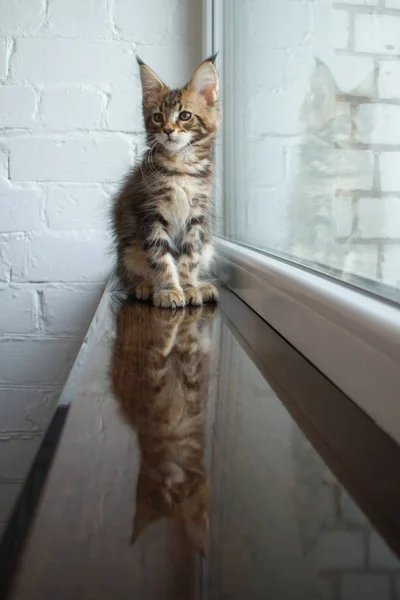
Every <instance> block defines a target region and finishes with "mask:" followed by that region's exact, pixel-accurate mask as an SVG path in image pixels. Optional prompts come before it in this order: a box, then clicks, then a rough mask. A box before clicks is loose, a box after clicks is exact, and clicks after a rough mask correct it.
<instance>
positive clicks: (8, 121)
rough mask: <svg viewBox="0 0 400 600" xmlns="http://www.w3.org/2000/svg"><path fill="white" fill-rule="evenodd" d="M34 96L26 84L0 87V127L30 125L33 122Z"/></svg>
mask: <svg viewBox="0 0 400 600" xmlns="http://www.w3.org/2000/svg"><path fill="white" fill-rule="evenodd" d="M35 108H36V96H35V92H34V91H33V89H32V88H30V87H27V86H14V85H12V86H11V85H3V86H1V87H0V127H21V128H22V127H31V126H32V125H33V123H34V115H35Z"/></svg>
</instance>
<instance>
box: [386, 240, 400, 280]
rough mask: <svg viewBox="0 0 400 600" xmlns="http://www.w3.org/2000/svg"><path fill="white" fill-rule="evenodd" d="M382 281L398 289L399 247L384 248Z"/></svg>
mask: <svg viewBox="0 0 400 600" xmlns="http://www.w3.org/2000/svg"><path fill="white" fill-rule="evenodd" d="M382 279H383V282H384V283H386V284H387V285H393V286H395V287H397V288H399V289H400V245H398V246H386V247H385V251H384V259H383V276H382Z"/></svg>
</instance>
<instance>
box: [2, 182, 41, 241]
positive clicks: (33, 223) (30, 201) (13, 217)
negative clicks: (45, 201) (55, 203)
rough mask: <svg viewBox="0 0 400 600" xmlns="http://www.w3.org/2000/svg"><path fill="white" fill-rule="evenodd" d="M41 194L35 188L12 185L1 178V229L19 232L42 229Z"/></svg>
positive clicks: (3, 231) (4, 231)
mask: <svg viewBox="0 0 400 600" xmlns="http://www.w3.org/2000/svg"><path fill="white" fill-rule="evenodd" d="M41 202H42V198H41V194H40V192H39V191H38V190H36V189H34V188H29V187H28V188H27V187H21V186H18V187H16V186H13V185H10V183H8V182H7V181H5V180H0V206H1V220H0V231H1V232H2V233H6V232H17V231H32V230H37V229H40V228H41V227H42V226H43V222H42V220H41V217H40V209H41Z"/></svg>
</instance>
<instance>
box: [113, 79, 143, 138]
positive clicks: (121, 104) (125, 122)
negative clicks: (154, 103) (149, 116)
mask: <svg viewBox="0 0 400 600" xmlns="http://www.w3.org/2000/svg"><path fill="white" fill-rule="evenodd" d="M107 129H110V130H111V131H129V132H140V131H144V123H143V116H142V94H141V91H140V86H139V85H137V86H136V87H135V88H125V89H124V88H118V89H114V90H112V92H111V97H110V100H109V103H108V107H107Z"/></svg>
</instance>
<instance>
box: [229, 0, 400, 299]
mask: <svg viewBox="0 0 400 600" xmlns="http://www.w3.org/2000/svg"><path fill="white" fill-rule="evenodd" d="M221 4H223V16H221V22H222V28H223V69H222V71H223V98H224V111H225V112H224V131H223V135H222V140H223V148H224V165H223V172H224V181H223V191H224V198H225V201H224V214H223V224H224V234H225V236H226V237H228V238H231V239H233V240H235V241H238V242H241V243H244V244H246V245H249V246H251V247H253V248H258V249H260V250H265V251H267V252H272V253H275V254H278V255H281V256H284V257H287V258H290V259H292V260H295V261H296V262H298V263H302V264H304V265H308V266H311V267H313V268H315V269H317V270H319V271H323V272H326V273H328V274H331V275H333V276H335V277H338V278H340V279H342V280H344V281H348V282H350V283H353V284H356V285H359V286H362V287H365V288H370V289H373V290H374V291H377V292H378V293H379V294H382V295H385V296H388V297H391V298H394V299H396V300H397V299H399V297H400V10H396V9H397V8H398V9H400V4H399V3H398V1H397V0H396V1H391V0H386V7H383V6H382V2H380V3H378V2H377V1H375V0H352V2H348V1H346V2H341V3H340V4H337V3H333V2H331V1H330V0H304V1H303V0H235V1H234V2H224V3H222V2H220V5H221ZM389 5H390V6H389ZM395 5H396V6H395Z"/></svg>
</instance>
